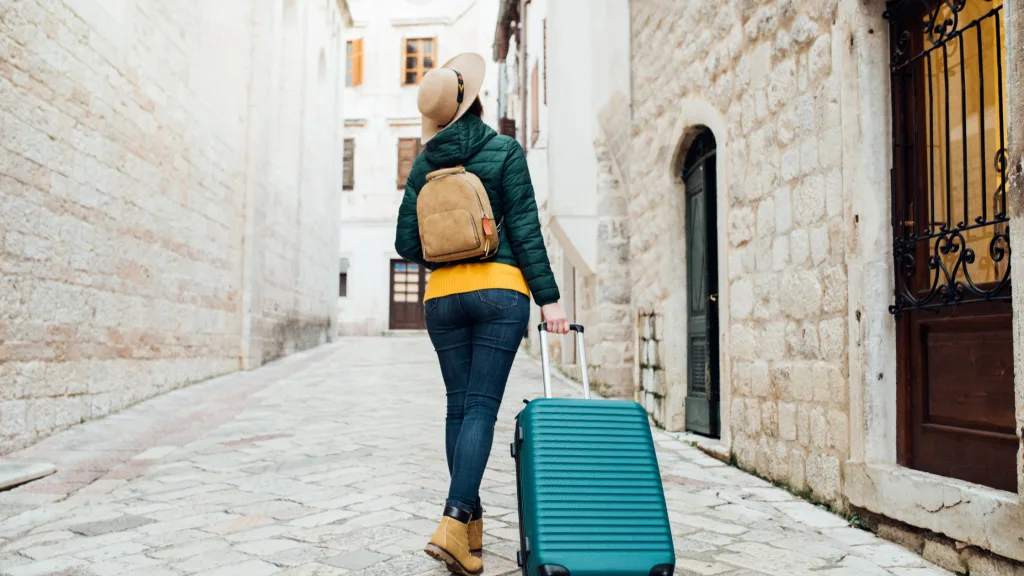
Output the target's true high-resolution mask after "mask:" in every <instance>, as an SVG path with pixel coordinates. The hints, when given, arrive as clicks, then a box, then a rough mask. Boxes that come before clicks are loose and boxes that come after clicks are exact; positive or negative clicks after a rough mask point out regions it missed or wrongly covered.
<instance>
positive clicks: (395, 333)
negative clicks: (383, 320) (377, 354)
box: [381, 330, 427, 338]
mask: <svg viewBox="0 0 1024 576" xmlns="http://www.w3.org/2000/svg"><path fill="white" fill-rule="evenodd" d="M381 335H382V336H384V337H386V338H408V337H416V336H426V335H427V331H426V330H385V331H384V332H383V333H382V334H381Z"/></svg>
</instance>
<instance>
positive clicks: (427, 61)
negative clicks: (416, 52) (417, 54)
mask: <svg viewBox="0 0 1024 576" xmlns="http://www.w3.org/2000/svg"><path fill="white" fill-rule="evenodd" d="M423 67H424V68H433V67H434V57H433V56H424V57H423Z"/></svg>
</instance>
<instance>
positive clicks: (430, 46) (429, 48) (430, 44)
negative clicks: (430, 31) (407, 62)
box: [422, 40, 434, 54]
mask: <svg viewBox="0 0 1024 576" xmlns="http://www.w3.org/2000/svg"><path fill="white" fill-rule="evenodd" d="M422 42H423V53H424V54H433V53H434V41H433V40H422Z"/></svg>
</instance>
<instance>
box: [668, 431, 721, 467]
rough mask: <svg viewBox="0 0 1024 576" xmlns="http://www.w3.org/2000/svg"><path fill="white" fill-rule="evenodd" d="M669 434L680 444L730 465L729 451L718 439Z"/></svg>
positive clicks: (676, 433)
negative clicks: (689, 446)
mask: <svg viewBox="0 0 1024 576" xmlns="http://www.w3.org/2000/svg"><path fill="white" fill-rule="evenodd" d="M668 434H670V435H672V436H674V437H675V438H676V439H677V440H679V441H680V442H685V443H686V444H690V445H691V446H694V447H696V448H697V449H698V450H700V451H701V452H703V453H705V454H707V455H708V456H711V457H712V458H714V459H716V460H720V461H722V462H725V463H726V464H729V463H730V460H731V458H730V455H729V450H728V449H727V448H726V447H725V445H724V444H722V441H721V440H720V439H718V438H709V437H707V436H701V435H700V434H694V433H693V432H668Z"/></svg>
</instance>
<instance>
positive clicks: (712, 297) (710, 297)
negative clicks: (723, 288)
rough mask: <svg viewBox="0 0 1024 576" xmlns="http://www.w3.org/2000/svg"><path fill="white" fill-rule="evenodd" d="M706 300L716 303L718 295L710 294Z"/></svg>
mask: <svg viewBox="0 0 1024 576" xmlns="http://www.w3.org/2000/svg"><path fill="white" fill-rule="evenodd" d="M708 299H709V300H711V301H712V302H718V294H712V295H711V296H708Z"/></svg>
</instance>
